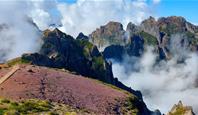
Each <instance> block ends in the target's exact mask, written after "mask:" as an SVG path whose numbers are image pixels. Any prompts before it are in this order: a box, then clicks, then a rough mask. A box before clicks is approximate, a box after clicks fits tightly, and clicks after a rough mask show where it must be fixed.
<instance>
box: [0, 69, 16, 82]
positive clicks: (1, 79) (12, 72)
mask: <svg viewBox="0 0 198 115" xmlns="http://www.w3.org/2000/svg"><path fill="white" fill-rule="evenodd" d="M18 69H19V66H18V65H15V66H13V68H12V70H11V71H10V72H8V73H7V74H5V75H4V76H3V77H1V78H0V85H1V84H2V83H4V82H5V81H6V80H7V79H9V78H10V77H11V76H12V75H13V74H14V73H15V72H16V71H17V70H18Z"/></svg>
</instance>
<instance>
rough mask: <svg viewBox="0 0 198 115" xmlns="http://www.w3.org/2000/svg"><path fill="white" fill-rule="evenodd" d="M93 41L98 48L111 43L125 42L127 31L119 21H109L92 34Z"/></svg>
mask: <svg viewBox="0 0 198 115" xmlns="http://www.w3.org/2000/svg"><path fill="white" fill-rule="evenodd" d="M90 38H91V40H90V41H91V42H92V43H93V44H95V45H96V46H97V47H98V48H102V47H105V46H108V45H111V44H124V42H125V31H124V29H123V26H122V24H121V23H119V22H109V23H108V24H106V25H104V26H101V27H100V28H98V29H96V30H95V31H94V32H92V33H91V34H90Z"/></svg>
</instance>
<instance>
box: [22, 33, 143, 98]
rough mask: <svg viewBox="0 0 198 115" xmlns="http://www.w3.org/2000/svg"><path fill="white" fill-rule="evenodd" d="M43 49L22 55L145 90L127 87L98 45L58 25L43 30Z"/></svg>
mask: <svg viewBox="0 0 198 115" xmlns="http://www.w3.org/2000/svg"><path fill="white" fill-rule="evenodd" d="M42 39H43V45H42V47H41V49H40V52H38V53H33V54H24V55H22V59H24V60H28V61H30V62H31V63H32V64H35V65H39V66H47V67H53V68H64V69H67V70H70V71H74V72H76V73H78V74H80V75H83V76H87V77H91V78H94V79H98V80H101V81H103V82H105V83H109V84H112V85H115V86H117V87H119V88H122V89H124V90H127V91H129V92H132V93H134V94H136V95H138V96H139V97H141V93H140V92H138V91H134V90H132V89H131V88H128V87H126V86H125V85H123V84H122V83H121V82H119V81H118V79H116V78H114V77H113V73H112V67H111V63H110V62H107V61H106V60H105V59H104V58H103V56H102V54H101V53H100V52H99V51H98V49H97V47H96V46H94V45H93V44H92V43H90V42H89V41H88V40H85V39H74V38H73V37H72V36H70V35H66V34H65V33H63V32H61V31H60V30H58V29H54V30H53V31H50V30H46V31H44V33H43V38H42Z"/></svg>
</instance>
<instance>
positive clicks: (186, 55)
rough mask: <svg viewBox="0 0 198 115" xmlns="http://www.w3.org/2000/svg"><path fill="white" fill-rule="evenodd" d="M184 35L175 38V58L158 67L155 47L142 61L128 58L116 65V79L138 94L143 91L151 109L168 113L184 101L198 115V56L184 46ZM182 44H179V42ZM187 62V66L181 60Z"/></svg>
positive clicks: (172, 50) (171, 45)
mask: <svg viewBox="0 0 198 115" xmlns="http://www.w3.org/2000/svg"><path fill="white" fill-rule="evenodd" d="M181 37H183V36H182V35H173V36H172V41H171V44H170V48H171V50H170V51H171V52H172V54H174V55H172V58H171V59H170V60H168V61H160V62H159V63H156V59H157V58H158V55H157V54H156V53H155V52H154V48H153V47H151V46H148V47H146V48H145V49H146V50H145V52H144V54H143V55H142V56H141V57H140V58H137V57H129V56H124V61H123V62H115V61H113V65H112V66H113V74H114V77H118V79H119V80H120V81H121V82H123V83H124V84H125V85H127V86H130V87H131V88H133V89H135V90H140V91H141V92H142V94H143V99H144V101H145V103H146V105H147V106H148V108H149V109H151V110H155V109H159V110H160V111H161V112H162V113H168V111H169V110H170V109H171V108H172V106H173V105H174V104H177V103H178V102H179V100H181V101H182V102H183V103H184V104H186V105H189V106H192V107H193V110H194V112H195V113H198V100H197V95H198V71H197V68H198V62H197V61H198V54H197V53H195V52H194V53H193V52H190V51H189V49H188V48H187V47H185V45H180V44H178V43H181V42H180V40H181V39H180V40H178V39H179V38H181ZM176 41H177V42H178V43H175V42H176ZM181 59H184V62H183V63H178V60H181Z"/></svg>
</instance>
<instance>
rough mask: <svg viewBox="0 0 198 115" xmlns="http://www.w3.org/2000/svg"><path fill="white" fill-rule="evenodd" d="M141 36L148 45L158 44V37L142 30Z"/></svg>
mask: <svg viewBox="0 0 198 115" xmlns="http://www.w3.org/2000/svg"><path fill="white" fill-rule="evenodd" d="M140 36H141V37H143V38H144V43H145V44H148V45H156V44H157V38H156V37H154V36H152V35H150V34H148V33H146V32H144V31H142V32H140Z"/></svg>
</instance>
